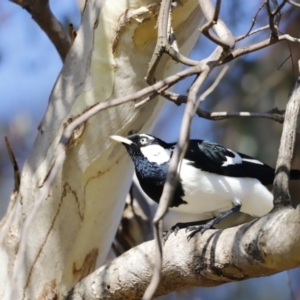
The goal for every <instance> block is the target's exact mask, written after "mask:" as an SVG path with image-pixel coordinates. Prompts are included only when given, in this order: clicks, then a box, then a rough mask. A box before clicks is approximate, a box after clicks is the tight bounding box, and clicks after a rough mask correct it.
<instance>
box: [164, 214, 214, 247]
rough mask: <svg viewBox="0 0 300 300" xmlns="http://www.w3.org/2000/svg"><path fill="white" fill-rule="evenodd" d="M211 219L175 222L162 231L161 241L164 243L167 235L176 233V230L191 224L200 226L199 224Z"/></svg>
mask: <svg viewBox="0 0 300 300" xmlns="http://www.w3.org/2000/svg"><path fill="white" fill-rule="evenodd" d="M211 220H213V219H208V220H201V221H193V222H184V223H176V224H175V225H174V226H172V227H171V228H170V229H169V230H168V231H165V232H164V233H163V242H164V243H165V242H166V241H167V239H168V238H169V236H170V235H171V234H172V233H174V234H175V235H177V232H178V231H179V230H180V229H183V228H187V227H192V226H197V225H198V226H200V225H204V224H206V223H208V222H210V221H211Z"/></svg>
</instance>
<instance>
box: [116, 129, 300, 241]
mask: <svg viewBox="0 0 300 300" xmlns="http://www.w3.org/2000/svg"><path fill="white" fill-rule="evenodd" d="M111 138H112V139H113V140H115V141H117V142H120V143H122V144H123V145H124V146H125V148H126V150H127V152H128V153H129V155H130V157H131V159H132V161H133V163H134V166H135V171H136V175H137V178H138V180H139V182H140V185H141V187H142V189H143V190H144V192H145V193H146V194H147V195H148V196H149V197H150V198H151V199H152V200H154V201H155V202H157V203H158V202H159V200H160V197H161V194H162V190H163V186H164V183H165V180H166V177H167V172H168V168H169V162H170V159H171V157H172V153H173V150H174V147H175V145H176V143H166V142H164V141H162V140H160V139H159V138H157V137H154V136H152V135H149V134H133V135H131V136H129V137H128V138H124V137H121V136H116V135H113V136H111ZM274 177H275V170H274V169H273V168H271V167H269V166H268V165H266V164H264V163H262V162H261V161H259V160H257V159H254V158H252V157H250V156H248V155H245V154H242V153H238V152H235V151H232V150H230V149H226V148H224V147H223V146H221V145H219V144H216V143H211V142H208V141H204V140H190V141H189V145H188V149H187V151H186V154H185V157H184V159H183V161H182V164H181V169H180V173H179V180H178V183H177V187H176V190H175V195H174V197H173V200H172V202H171V205H170V208H171V209H173V210H177V211H181V212H188V213H199V214H201V218H200V219H201V220H200V221H196V222H189V223H178V224H176V225H175V226H173V227H172V228H171V229H170V230H169V231H168V233H167V234H166V235H165V240H166V239H167V238H168V236H169V235H170V234H171V233H172V232H174V233H175V234H176V233H177V231H178V230H179V229H180V228H186V230H188V231H191V233H190V235H189V236H188V238H189V239H190V238H191V237H193V236H194V235H195V234H196V233H197V232H201V233H203V232H204V231H205V230H207V229H209V228H212V227H213V226H214V225H215V224H217V223H219V222H220V221H221V220H222V219H224V218H225V217H227V216H229V215H231V214H232V213H234V212H237V211H241V212H244V213H247V214H249V215H251V216H254V217H261V216H263V215H265V214H267V213H268V212H270V210H271V209H272V208H273V195H272V194H271V193H270V192H269V190H268V189H267V188H266V187H265V185H269V184H272V183H273V180H274ZM290 179H300V170H291V172H290ZM204 220H205V221H204Z"/></svg>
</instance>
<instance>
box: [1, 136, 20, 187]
mask: <svg viewBox="0 0 300 300" xmlns="http://www.w3.org/2000/svg"><path fill="white" fill-rule="evenodd" d="M4 140H5V145H6V149H7V152H8V155H9V158H10V161H11V164H12V166H13V169H14V192H18V191H19V188H20V183H21V178H20V168H19V165H18V162H17V160H16V157H15V155H14V152H13V150H12V148H11V145H10V143H9V140H8V138H7V136H5V137H4Z"/></svg>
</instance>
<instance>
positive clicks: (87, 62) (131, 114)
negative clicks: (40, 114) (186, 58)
mask: <svg viewBox="0 0 300 300" xmlns="http://www.w3.org/2000/svg"><path fill="white" fill-rule="evenodd" d="M104 2H105V1H101V0H98V1H96V0H91V1H88V3H87V6H86V9H85V12H84V15H83V20H82V25H81V27H80V30H79V32H78V35H77V37H76V39H75V41H74V43H73V46H72V48H71V50H70V52H69V54H68V56H67V59H66V62H65V65H64V67H63V69H62V71H61V74H60V76H59V77H58V79H57V82H56V84H55V86H54V88H53V91H52V94H51V97H50V100H49V105H48V109H47V111H46V113H45V116H44V118H43V120H42V122H41V124H40V127H39V132H38V136H37V139H36V142H35V144H34V147H33V149H32V151H31V154H30V156H29V158H28V160H27V161H26V163H25V165H24V169H23V172H22V177H21V186H20V189H19V191H18V193H17V194H16V195H13V197H12V200H11V203H10V206H9V209H8V212H7V214H6V216H5V217H4V219H3V221H2V223H1V229H0V236H1V243H2V247H1V253H0V264H1V268H0V282H1V284H0V298H1V299H8V297H9V295H10V292H11V290H12V289H14V292H15V294H14V295H15V297H14V299H52V298H53V299H54V298H55V299H61V298H62V297H63V295H64V294H65V293H66V292H67V291H68V290H69V289H70V288H71V287H72V286H73V285H74V284H75V283H76V282H78V281H79V280H81V279H82V278H84V277H85V276H87V275H88V274H89V273H90V272H92V271H93V270H94V269H95V268H96V266H97V265H101V264H103V262H104V260H105V258H106V256H107V253H108V250H109V248H110V246H111V243H112V240H113V238H114V235H115V232H116V229H117V226H118V224H119V221H120V217H121V214H122V210H123V208H124V199H125V196H126V193H127V192H128V189H129V185H130V182H131V175H132V171H133V167H132V164H131V162H130V159H129V157H128V155H126V153H125V150H124V149H123V148H122V146H120V145H116V144H114V143H113V142H112V141H110V139H109V135H111V134H118V135H125V136H126V135H128V133H129V132H130V131H143V132H147V131H148V130H149V129H150V128H151V126H152V125H153V122H154V120H155V117H156V116H157V114H158V112H159V111H160V109H161V107H162V104H163V103H162V101H161V100H158V99H157V100H152V101H149V102H148V103H147V104H145V105H144V106H142V107H140V108H139V109H135V108H134V103H132V102H129V103H126V104H123V105H120V106H117V107H112V108H109V109H107V110H104V111H102V112H100V113H99V114H97V115H96V116H94V117H92V118H91V119H89V120H88V121H87V122H86V123H85V124H84V125H82V126H81V127H80V128H78V129H77V130H76V132H75V133H74V135H73V137H72V142H71V144H70V145H69V146H68V150H67V153H66V155H67V157H66V160H65V162H64V165H63V168H62V170H60V172H59V174H58V176H57V178H56V180H55V182H54V184H53V186H52V189H51V192H50V193H49V195H48V197H47V199H45V201H44V202H43V205H42V206H41V207H40V209H39V210H38V213H37V215H36V217H35V218H34V221H33V222H32V223H31V224H30V229H29V231H28V233H26V234H27V235H26V252H25V255H23V254H22V253H20V251H19V247H20V239H21V237H22V228H23V226H24V222H25V221H26V218H27V216H28V215H29V214H30V212H31V211H32V210H33V208H34V205H35V203H36V201H37V199H38V197H39V195H40V194H41V191H42V189H43V184H44V181H45V179H46V178H47V175H48V172H49V170H50V168H51V165H52V163H53V161H54V159H55V150H56V146H57V144H58V142H59V140H60V138H61V135H62V132H63V130H64V128H65V126H66V124H67V123H68V122H69V121H70V120H72V119H74V118H76V116H78V115H80V114H82V113H83V112H84V111H85V110H87V109H88V108H90V107H92V106H93V105H95V104H96V103H98V102H104V101H109V100H111V99H114V98H116V97H119V96H122V95H129V94H131V93H133V92H136V91H138V90H140V89H142V88H143V87H145V86H146V83H145V80H144V77H145V75H146V72H147V64H148V62H149V61H150V59H151V56H152V54H153V50H154V47H155V44H156V35H157V29H156V22H157V15H158V11H159V4H160V1H158V0H156V1H147V0H140V1H133V0H109V1H106V2H105V3H104ZM180 3H181V5H179V6H178V7H177V8H176V9H175V10H174V11H173V12H172V23H173V24H172V25H173V28H174V30H175V33H176V38H177V42H178V45H179V46H180V51H181V53H182V54H184V55H186V54H188V53H189V51H190V50H191V49H192V47H193V46H194V44H195V42H196V40H197V39H198V35H199V31H198V30H197V26H198V25H199V22H200V20H201V18H202V17H201V16H202V15H201V12H200V9H199V7H198V3H197V1H192V0H182V1H180ZM102 5H104V6H103V8H102V10H101V7H102ZM100 10H101V12H100ZM99 12H100V15H99ZM179 67H180V65H179V64H176V63H174V62H173V61H170V59H168V58H167V56H165V57H164V58H163V59H162V61H161V62H160V64H159V68H158V70H157V72H156V74H157V77H158V78H157V79H161V78H164V77H165V76H167V75H169V74H171V73H174V72H175V71H176V69H177V68H179ZM20 263H21V268H20ZM13 278H15V279H16V280H15V281H13Z"/></svg>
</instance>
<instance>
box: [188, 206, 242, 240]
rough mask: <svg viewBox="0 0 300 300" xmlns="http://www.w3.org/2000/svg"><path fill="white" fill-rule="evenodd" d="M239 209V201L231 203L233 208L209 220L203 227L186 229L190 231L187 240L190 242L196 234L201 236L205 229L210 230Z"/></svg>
mask: <svg viewBox="0 0 300 300" xmlns="http://www.w3.org/2000/svg"><path fill="white" fill-rule="evenodd" d="M240 209H241V204H240V202H239V201H234V202H233V207H232V208H231V209H229V210H227V211H224V212H223V213H221V214H220V215H219V216H217V217H216V218H214V219H212V220H210V221H209V222H207V223H206V224H204V225H198V226H190V227H187V228H186V231H192V232H191V233H190V234H189V235H188V237H187V238H188V240H190V239H191V238H192V237H193V236H194V235H195V234H196V233H198V232H200V233H201V234H202V233H203V232H204V231H206V230H207V229H211V228H212V227H213V226H214V225H216V224H218V223H220V222H221V221H222V220H223V219H225V218H226V217H228V216H230V215H231V214H233V213H235V212H238V211H240Z"/></svg>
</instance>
